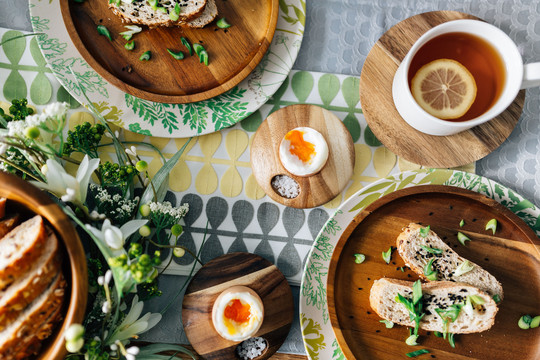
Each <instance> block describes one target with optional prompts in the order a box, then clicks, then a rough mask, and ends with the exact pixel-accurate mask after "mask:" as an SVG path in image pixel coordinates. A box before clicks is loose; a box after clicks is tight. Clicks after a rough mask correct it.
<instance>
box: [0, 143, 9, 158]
mask: <svg viewBox="0 0 540 360" xmlns="http://www.w3.org/2000/svg"><path fill="white" fill-rule="evenodd" d="M7 149H8V145H7V144H5V143H1V144H0V156H3V155H4V154H5V153H6V151H7Z"/></svg>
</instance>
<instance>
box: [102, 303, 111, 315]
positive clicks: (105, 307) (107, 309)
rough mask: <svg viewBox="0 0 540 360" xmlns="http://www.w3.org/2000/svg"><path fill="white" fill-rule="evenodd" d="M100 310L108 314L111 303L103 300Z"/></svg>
mask: <svg viewBox="0 0 540 360" xmlns="http://www.w3.org/2000/svg"><path fill="white" fill-rule="evenodd" d="M101 311H103V313H104V314H108V313H109V312H110V311H111V304H110V303H109V302H108V301H104V302H103V306H102V307H101Z"/></svg>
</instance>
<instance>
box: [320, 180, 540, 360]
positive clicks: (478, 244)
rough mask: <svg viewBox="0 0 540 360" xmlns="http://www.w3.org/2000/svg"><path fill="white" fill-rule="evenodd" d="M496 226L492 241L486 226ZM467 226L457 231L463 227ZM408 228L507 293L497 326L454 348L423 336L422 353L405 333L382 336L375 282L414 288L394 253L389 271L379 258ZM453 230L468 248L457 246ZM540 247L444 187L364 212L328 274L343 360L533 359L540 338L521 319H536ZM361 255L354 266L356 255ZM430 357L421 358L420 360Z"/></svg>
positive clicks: (518, 227)
mask: <svg viewBox="0 0 540 360" xmlns="http://www.w3.org/2000/svg"><path fill="white" fill-rule="evenodd" d="M492 218H495V219H497V221H498V224H499V225H498V229H497V232H496V233H495V235H492V233H491V231H486V230H485V224H486V223H487V222H488V221H489V220H490V219H492ZM462 219H463V220H464V221H465V225H464V226H463V227H461V228H460V227H459V223H460V221H461V220H462ZM410 222H419V223H422V224H423V225H430V226H431V228H432V229H433V230H434V231H435V232H436V233H437V234H438V235H439V236H441V238H443V240H445V241H446V242H447V243H448V244H449V245H450V246H451V247H452V248H454V250H455V251H456V252H458V253H459V254H460V255H461V256H463V257H465V258H467V259H469V260H471V261H473V262H475V263H477V264H478V265H480V266H482V267H483V268H484V269H486V270H487V271H489V272H490V273H491V274H493V275H494V276H495V277H496V278H497V279H498V280H499V281H500V282H501V283H502V286H503V290H504V300H503V302H502V303H501V304H500V305H499V312H498V314H497V316H496V319H495V325H494V326H493V327H492V328H491V329H490V330H489V331H486V332H483V333H477V334H466V335H465V334H464V335H456V348H455V349H452V348H451V347H450V345H449V344H448V342H447V341H446V340H443V339H442V338H438V337H435V336H434V335H433V334H430V335H429V336H426V335H427V334H426V332H425V331H421V332H420V333H421V338H420V343H421V345H419V346H415V347H412V346H408V345H406V344H405V339H406V338H407V337H408V330H407V328H406V327H403V326H394V328H392V329H386V327H385V326H384V324H382V323H380V322H379V320H381V318H379V316H378V315H376V314H375V312H374V311H373V310H372V309H371V308H370V305H369V292H370V289H371V286H372V284H373V281H374V280H376V279H379V278H382V277H391V278H396V279H402V280H409V281H415V280H417V279H418V276H416V275H415V274H414V273H413V272H411V271H410V270H406V271H405V272H402V271H400V270H399V268H400V267H402V266H404V262H403V260H402V259H401V258H400V257H399V255H398V254H397V252H395V251H394V253H393V254H392V260H391V262H390V264H388V265H387V264H386V263H385V262H384V261H383V260H382V256H381V253H382V252H383V251H386V250H387V249H388V248H389V247H390V246H394V247H395V245H396V244H395V241H396V238H397V236H398V234H399V233H400V232H401V229H402V228H403V227H405V226H406V225H407V224H409V223H410ZM457 231H461V232H463V233H465V234H466V235H468V236H469V237H470V238H471V239H472V241H470V242H467V246H462V245H460V243H459V242H458V241H457V239H456V234H457ZM539 250H540V241H539V239H538V238H537V237H536V235H535V234H534V232H533V231H532V230H531V229H530V228H529V227H528V226H527V225H526V224H525V223H524V222H523V221H522V220H520V219H519V218H518V217H517V216H516V215H514V214H513V213H512V212H511V211H509V210H508V209H506V208H505V207H504V206H503V205H501V204H499V203H497V202H496V201H495V200H492V199H490V198H487V197H485V196H484V195H481V194H478V193H474V192H471V191H468V190H463V189H459V188H455V187H449V186H438V185H429V186H417V187H411V188H407V189H404V190H399V191H396V192H394V193H391V194H389V195H386V196H384V197H382V198H381V199H379V200H377V201H375V202H374V203H372V204H371V205H369V206H368V207H367V208H366V209H364V210H363V211H361V212H360V213H359V214H358V215H357V216H356V218H355V219H354V221H352V222H351V224H350V225H349V226H348V228H347V230H346V231H345V232H344V233H343V235H342V236H341V238H340V239H339V242H338V244H337V245H336V248H335V250H334V253H333V256H332V261H331V263H330V268H329V274H328V284H327V285H328V308H329V312H330V319H331V323H332V327H333V329H334V332H335V334H336V338H337V340H338V343H339V345H340V347H341V349H342V350H343V352H344V354H345V355H346V357H347V358H348V359H398V358H405V354H406V353H408V352H411V351H414V350H418V349H420V348H426V349H428V350H429V351H430V352H431V354H432V355H435V356H436V358H437V359H466V358H472V359H505V360H507V359H538V358H540V332H538V331H536V330H535V329H533V331H524V330H520V329H519V328H518V326H517V322H518V320H519V318H520V317H521V316H522V315H524V314H533V315H539V313H538V312H539V310H540V309H539V307H538V304H540V252H539ZM355 253H362V254H365V255H366V261H365V262H364V263H362V264H355V262H354V254H355ZM425 357H427V356H424V358H425Z"/></svg>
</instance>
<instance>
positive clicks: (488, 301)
mask: <svg viewBox="0 0 540 360" xmlns="http://www.w3.org/2000/svg"><path fill="white" fill-rule="evenodd" d="M412 293H413V282H410V281H403V280H396V279H388V278H382V279H379V280H375V282H374V283H373V286H372V287H371V291H370V295H369V303H370V305H371V308H372V309H373V310H374V311H375V312H376V313H377V314H378V315H379V316H380V317H382V318H383V319H385V320H388V321H392V322H393V323H395V324H399V325H404V326H411V327H414V326H415V323H414V321H413V320H411V318H410V316H409V312H408V310H407V309H406V307H405V305H403V304H402V303H400V302H397V301H396V298H397V296H398V294H400V295H401V296H403V297H405V298H408V299H412ZM422 294H423V298H422V301H423V310H422V311H423V313H424V314H425V315H424V316H423V317H422V319H421V320H420V329H423V330H427V331H439V332H449V333H452V334H468V333H475V332H481V331H485V330H488V329H489V328H491V326H493V323H494V322H495V315H496V314H497V311H498V307H497V304H496V303H495V301H494V300H493V299H492V298H491V296H490V295H489V294H487V293H485V292H484V291H482V290H479V289H478V288H476V287H474V286H470V285H467V284H462V283H456V282H451V281H432V282H429V283H425V284H422ZM467 296H477V297H479V298H481V299H482V301H483V303H482V304H478V303H477V304H475V305H474V306H473V307H472V308H471V310H465V309H464V307H461V308H460V311H459V314H458V316H457V318H456V320H455V321H452V322H448V327H446V326H445V324H444V322H443V320H442V318H441V317H440V316H439V315H438V313H437V311H436V310H435V309H443V310H444V309H448V307H449V306H451V305H454V304H457V305H465V302H466V298H467ZM476 299H478V298H476Z"/></svg>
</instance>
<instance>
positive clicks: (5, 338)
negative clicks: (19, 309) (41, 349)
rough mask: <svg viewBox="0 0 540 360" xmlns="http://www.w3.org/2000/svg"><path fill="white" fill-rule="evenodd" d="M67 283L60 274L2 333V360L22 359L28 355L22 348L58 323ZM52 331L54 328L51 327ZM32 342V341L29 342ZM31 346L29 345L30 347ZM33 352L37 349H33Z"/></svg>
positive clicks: (0, 359) (0, 353) (0, 348)
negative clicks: (47, 325)
mask: <svg viewBox="0 0 540 360" xmlns="http://www.w3.org/2000/svg"><path fill="white" fill-rule="evenodd" d="M65 287H66V281H65V280H64V277H63V276H62V274H59V275H58V276H57V277H56V278H55V279H54V280H53V282H52V284H50V286H49V287H48V289H47V290H46V291H45V292H43V293H42V294H41V295H40V296H39V297H38V298H37V299H36V300H35V301H34V302H33V303H32V304H31V305H30V306H29V307H28V308H27V309H26V310H25V311H24V312H23V313H22V314H21V315H20V316H19V317H18V318H17V320H16V321H14V322H13V323H11V324H10V325H9V326H8V327H6V328H5V329H4V330H3V331H1V332H0V360H11V359H20V358H21V357H20V355H21V354H26V352H27V351H26V349H23V348H22V345H23V343H24V344H26V343H27V341H29V339H31V338H33V337H34V336H35V335H36V333H40V330H41V329H42V327H43V326H44V325H46V324H49V323H51V321H52V322H54V321H56V320H57V319H58V318H59V317H58V314H59V308H61V307H62V304H63V302H64V298H65ZM50 329H51V330H52V326H51V327H50ZM29 342H31V341H29ZM29 345H30V344H28V346H29ZM32 351H33V352H35V351H37V349H35V348H33V349H32Z"/></svg>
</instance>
